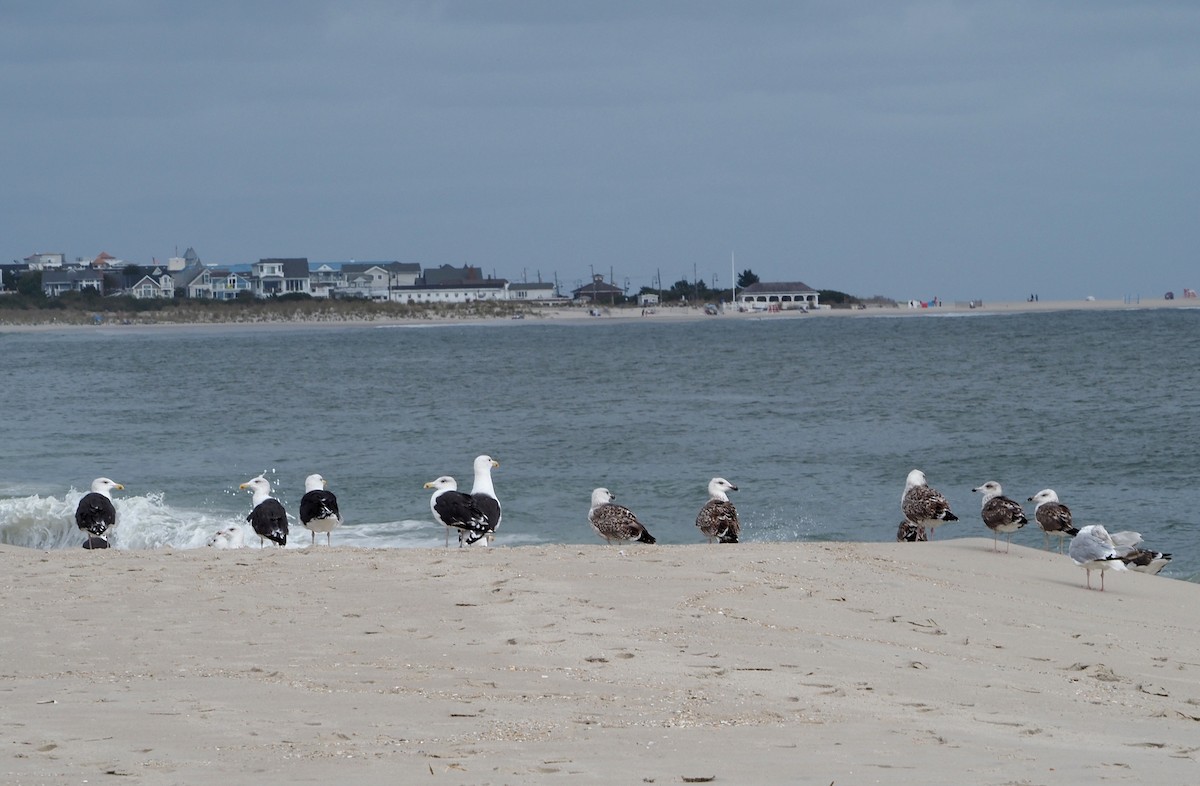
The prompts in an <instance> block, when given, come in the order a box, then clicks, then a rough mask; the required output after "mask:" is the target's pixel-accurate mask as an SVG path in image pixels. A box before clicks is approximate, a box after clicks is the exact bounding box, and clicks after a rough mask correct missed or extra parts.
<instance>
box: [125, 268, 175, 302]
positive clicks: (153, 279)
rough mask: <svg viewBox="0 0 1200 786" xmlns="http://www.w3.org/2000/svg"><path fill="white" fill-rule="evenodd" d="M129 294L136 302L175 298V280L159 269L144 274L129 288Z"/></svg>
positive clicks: (169, 274)
mask: <svg viewBox="0 0 1200 786" xmlns="http://www.w3.org/2000/svg"><path fill="white" fill-rule="evenodd" d="M129 294H130V295H131V296H132V297H135V298H137V299H138V300H153V299H155V298H173V297H175V278H174V276H173V275H172V274H171V273H168V272H167V271H165V270H163V269H162V268H160V267H156V268H154V270H152V271H150V272H149V273H147V274H145V275H144V276H142V277H141V278H139V279H138V280H137V281H135V282H133V285H132V286H130V287H129Z"/></svg>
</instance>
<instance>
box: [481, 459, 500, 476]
mask: <svg viewBox="0 0 1200 786" xmlns="http://www.w3.org/2000/svg"><path fill="white" fill-rule="evenodd" d="M498 466H500V462H499V461H496V459H494V458H492V457H491V456H476V457H475V472H476V473H482V472H491V471H492V467H498Z"/></svg>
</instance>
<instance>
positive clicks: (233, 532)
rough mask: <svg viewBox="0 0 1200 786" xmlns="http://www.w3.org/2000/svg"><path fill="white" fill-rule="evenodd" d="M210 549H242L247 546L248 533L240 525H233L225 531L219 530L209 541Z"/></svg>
mask: <svg viewBox="0 0 1200 786" xmlns="http://www.w3.org/2000/svg"><path fill="white" fill-rule="evenodd" d="M207 545H208V547H209V548H214V549H240V548H241V547H242V546H244V545H246V532H245V530H243V529H242V525H240V524H231V525H230V526H228V527H226V528H225V529H220V530H217V531H216V532H215V533H213V536H212V537H211V538H209V539H208V544H207Z"/></svg>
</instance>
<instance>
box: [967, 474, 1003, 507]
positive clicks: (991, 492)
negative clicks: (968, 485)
mask: <svg viewBox="0 0 1200 786" xmlns="http://www.w3.org/2000/svg"><path fill="white" fill-rule="evenodd" d="M971 491H974V492H975V493H977V494H982V495H983V501H984V502H985V503H986V502H987V501H988V500H989V499H994V498H995V497H998V496H1000V495H1001V494H1003V493H1004V489H1002V488H1000V484H999V483H997V482H996V481H994V480H989V481H988V482H987V483H984V484H983V485H982V486H976V487H975V488H973V489H971Z"/></svg>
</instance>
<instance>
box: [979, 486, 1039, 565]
mask: <svg viewBox="0 0 1200 786" xmlns="http://www.w3.org/2000/svg"><path fill="white" fill-rule="evenodd" d="M971 491H974V492H976V493H978V494H982V495H983V504H982V506H981V507H980V509H979V515H980V516H981V517H982V518H983V523H984V524H986V525H987V528H988V529H990V530H991V531H992V549H993V550H994V551H1000V533H1001V532H1003V533H1004V553H1005V554H1007V553H1008V550H1009V547H1010V546H1011V545H1012V534H1013V533H1014V532H1016V531H1017V530H1019V529H1020V528H1021V527H1024V526H1025V525H1026V524H1028V523H1029V519H1027V518H1025V511H1024V509H1022V508H1021V503H1020V502H1017V501H1016V500H1013V499H1009V498H1008V497H1006V496H1004V489H1002V488H1001V487H1000V484H999V483H997V482H996V481H994V480H989V481H988V482H987V483H984V484H983V485H982V486H978V487H976V488H973V489H971Z"/></svg>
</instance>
